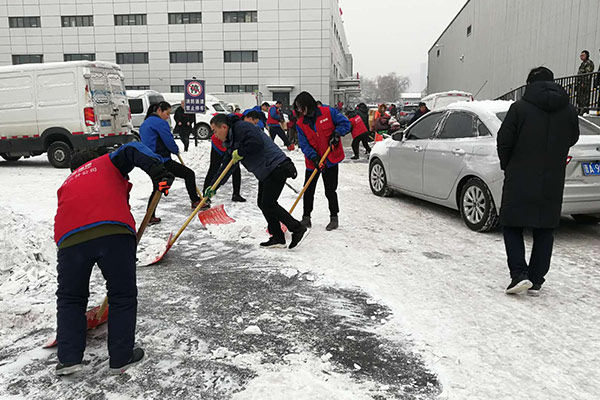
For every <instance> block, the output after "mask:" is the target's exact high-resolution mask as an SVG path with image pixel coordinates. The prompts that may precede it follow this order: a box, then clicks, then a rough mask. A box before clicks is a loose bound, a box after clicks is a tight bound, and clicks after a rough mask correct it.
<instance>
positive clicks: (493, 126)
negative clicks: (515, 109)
mask: <svg viewBox="0 0 600 400" xmlns="http://www.w3.org/2000/svg"><path fill="white" fill-rule="evenodd" d="M512 103H513V102H512V101H505V100H484V101H468V102H466V101H462V102H456V103H452V104H450V105H448V106H447V107H444V108H442V110H443V109H447V110H464V111H471V112H473V113H475V114H477V115H478V116H479V118H480V119H481V120H482V121H483V122H484V123H485V125H486V126H487V127H488V129H490V130H491V131H492V132H494V133H496V132H498V129H500V125H502V121H500V119H499V118H498V116H497V114H498V113H504V112H507V111H508V109H509V108H510V106H511V104H512Z"/></svg>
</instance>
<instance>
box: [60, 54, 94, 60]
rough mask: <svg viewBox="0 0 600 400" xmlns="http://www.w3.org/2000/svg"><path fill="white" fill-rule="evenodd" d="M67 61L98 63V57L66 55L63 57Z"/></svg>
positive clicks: (92, 55)
mask: <svg viewBox="0 0 600 400" xmlns="http://www.w3.org/2000/svg"><path fill="white" fill-rule="evenodd" d="M63 58H64V60H65V61H96V55H95V54H94V53H86V54H65V55H63Z"/></svg>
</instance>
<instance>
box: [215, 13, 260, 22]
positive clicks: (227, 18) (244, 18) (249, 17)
mask: <svg viewBox="0 0 600 400" xmlns="http://www.w3.org/2000/svg"><path fill="white" fill-rule="evenodd" d="M257 21H258V12H257V11H224V12H223V22H224V23H238V22H257Z"/></svg>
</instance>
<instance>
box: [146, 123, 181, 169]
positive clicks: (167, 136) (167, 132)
mask: <svg viewBox="0 0 600 400" xmlns="http://www.w3.org/2000/svg"><path fill="white" fill-rule="evenodd" d="M140 136H141V138H142V143H144V144H145V145H146V146H148V148H149V149H150V150H152V151H153V152H154V153H156V154H158V155H159V156H160V158H161V161H162V162H163V163H164V162H166V161H169V160H170V159H171V154H179V147H177V144H176V143H175V139H174V138H173V134H172V133H171V128H169V124H168V123H167V121H165V120H164V119H162V118H161V117H159V116H158V115H151V116H150V117H148V119H146V120H145V121H144V122H143V123H142V126H140Z"/></svg>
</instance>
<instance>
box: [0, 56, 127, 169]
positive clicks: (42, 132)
mask: <svg viewBox="0 0 600 400" xmlns="http://www.w3.org/2000/svg"><path fill="white" fill-rule="evenodd" d="M123 80H124V76H123V73H122V72H121V68H120V67H119V66H118V65H116V64H112V63H107V62H101V61H95V62H91V61H69V62H58V63H47V64H23V65H14V66H6V67H0V156H1V157H2V158H4V159H5V160H7V161H16V160H18V159H20V158H21V157H30V156H37V155H40V154H42V153H44V152H47V153H48V160H49V161H50V163H51V164H52V165H53V166H54V167H56V168H66V167H68V166H69V164H70V162H71V153H72V151H73V150H82V149H97V148H101V147H109V146H114V145H119V144H123V143H127V142H130V141H131V140H133V136H132V135H131V133H130V129H131V117H130V115H129V105H128V104H127V98H126V96H125V87H124V85H123Z"/></svg>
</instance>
